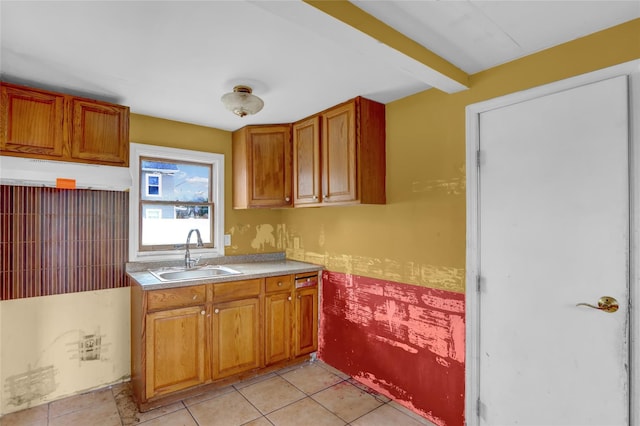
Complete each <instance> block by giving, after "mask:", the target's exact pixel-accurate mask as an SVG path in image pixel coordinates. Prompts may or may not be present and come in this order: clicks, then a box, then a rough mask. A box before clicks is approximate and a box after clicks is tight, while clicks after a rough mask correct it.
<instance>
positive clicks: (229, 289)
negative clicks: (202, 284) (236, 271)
mask: <svg viewBox="0 0 640 426" xmlns="http://www.w3.org/2000/svg"><path fill="white" fill-rule="evenodd" d="M261 285H262V279H260V278H257V279H255V280H246V281H230V282H226V283H218V284H214V286H213V300H214V301H215V302H219V301H221V300H233V299H242V298H243V297H252V296H258V295H259V294H260V287H261Z"/></svg>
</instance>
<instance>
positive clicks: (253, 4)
mask: <svg viewBox="0 0 640 426" xmlns="http://www.w3.org/2000/svg"><path fill="white" fill-rule="evenodd" d="M352 3H353V4H355V5H356V6H358V7H359V8H361V9H362V10H364V11H366V12H367V13H369V14H371V15H373V16H375V17H376V18H378V19H379V20H381V21H383V22H385V23H386V24H387V25H389V26H391V27H393V28H395V29H396V30H397V31H399V32H401V33H402V34H404V35H406V36H407V37H409V38H411V39H413V40H414V41H416V42H418V43H419V44H421V45H422V46H424V47H425V48H427V49H429V50H431V51H432V52H434V53H436V54H438V55H439V56H441V57H442V58H444V59H446V60H447V61H449V62H450V63H452V64H453V65H455V66H456V67H458V68H460V69H462V70H463V71H465V72H466V73H468V74H473V73H476V72H478V71H482V70H485V69H488V68H491V67H493V66H496V65H499V64H502V63H505V62H508V61H511V60H513V59H516V58H519V57H522V56H526V55H528V54H530V53H533V52H536V51H539V50H542V49H545V48H548V47H551V46H554V45H557V44H560V43H564V42H566V41H569V40H572V39H575V38H578V37H581V36H584V35H587V34H590V33H593V32H596V31H599V30H601V29H604V28H608V27H611V26H614V25H617V24H619V23H622V22H625V21H629V20H632V19H635V18H638V17H640V1H638V0H626V1H611V0H604V1H426V0H425V1H399V0H394V1H364V0H354V1H353V2H352ZM0 24H1V32H0V37H1V50H0V77H1V78H2V80H4V81H11V82H16V83H22V84H27V85H33V86H39V87H43V88H50V89H53V90H59V91H64V92H69V93H75V94H79V95H83V96H87V97H92V98H96V99H103V100H107V101H112V102H116V103H120V104H123V105H128V106H130V107H131V111H132V112H134V113H139V114H145V115H151V116H155V117H161V118H168V119H172V120H178V121H183V122H187V123H194V124H200V125H204V126H210V127H216V128H220V129H225V130H235V129H238V128H240V127H242V126H244V125H247V124H255V123H261V124H265V123H283V122H293V121H296V120H299V119H301V118H304V117H306V116H308V115H311V114H313V113H316V112H318V111H321V110H323V109H325V108H328V107H330V106H332V105H335V104H337V103H340V102H342V101H345V100H347V99H350V98H352V97H355V96H358V95H361V96H365V97H368V98H371V99H374V100H377V101H379V102H383V103H387V102H390V101H393V100H396V99H399V98H402V97H405V96H408V95H411V94H414V93H417V92H420V91H423V90H426V89H429V88H430V87H436V88H438V89H440V90H444V91H446V92H455V91H458V90H463V89H464V86H463V85H461V84H460V83H459V82H458V81H455V79H452V78H450V77H451V76H449V75H443V74H442V73H440V72H438V71H436V70H434V69H433V68H431V67H429V66H428V65H425V64H424V63H421V62H419V61H418V60H416V59H413V58H410V57H408V56H406V55H404V54H403V53H401V52H398V51H395V50H393V49H392V48H390V47H389V46H388V45H387V44H385V43H382V42H380V41H378V40H375V39H372V38H371V37H370V36H368V35H365V34H364V33H362V32H360V31H358V30H356V29H354V28H352V27H350V26H348V25H346V24H344V23H343V22H342V21H339V20H337V19H335V18H333V17H331V16H329V15H327V14H325V13H323V12H321V11H320V10H318V9H316V8H315V7H313V6H310V5H309V4H307V3H304V2H301V1H297V0H293V1H259V0H256V1H243V0H235V1H194V2H187V1H42V2H36V1H6V0H2V1H0ZM236 84H248V85H250V86H252V87H253V88H254V93H255V94H256V95H258V96H260V97H261V98H263V100H264V101H265V107H264V109H263V110H262V111H261V112H260V113H258V114H257V115H255V116H249V117H245V118H239V117H236V116H234V115H233V114H232V113H231V112H229V111H226V110H225V109H224V107H223V106H222V105H221V103H220V97H221V96H222V95H223V94H224V93H225V92H228V91H231V89H232V88H233V86H234V85H236Z"/></svg>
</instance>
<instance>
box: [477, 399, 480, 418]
mask: <svg viewBox="0 0 640 426" xmlns="http://www.w3.org/2000/svg"><path fill="white" fill-rule="evenodd" d="M476 416H478V417H480V398H478V400H477V401H476Z"/></svg>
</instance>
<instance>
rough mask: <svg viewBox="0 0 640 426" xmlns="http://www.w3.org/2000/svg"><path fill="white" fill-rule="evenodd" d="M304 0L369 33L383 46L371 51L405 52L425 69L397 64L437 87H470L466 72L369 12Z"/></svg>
mask: <svg viewBox="0 0 640 426" xmlns="http://www.w3.org/2000/svg"><path fill="white" fill-rule="evenodd" d="M303 1H304V2H305V3H306V4H308V5H310V6H313V7H314V8H316V9H318V10H320V11H322V12H324V13H326V14H327V15H329V16H331V17H333V18H335V19H337V20H339V21H341V22H343V23H344V24H346V25H349V26H350V27H352V28H355V29H356V30H358V31H360V32H362V33H364V34H366V35H368V36H369V37H371V38H373V39H375V40H377V41H378V43H380V44H382V45H383V46H378V48H375V47H373V46H370V47H372V49H371V51H372V53H373V52H376V53H377V54H380V53H381V49H380V48H383V47H385V46H386V48H387V49H388V48H390V49H392V50H395V51H396V52H398V53H400V54H402V55H405V56H407V57H409V58H411V59H413V60H414V61H416V62H418V63H419V64H420V65H422V66H423V67H426V69H422V70H421V69H420V67H419V66H416V65H417V64H407V63H406V62H405V63H404V64H402V65H400V66H401V67H402V68H403V69H404V70H405V71H407V72H410V73H411V74H414V75H416V76H417V77H419V78H420V77H421V80H423V81H425V82H426V83H427V84H429V85H430V86H433V87H436V88H438V89H440V90H443V91H445V92H447V93H454V92H458V91H461V90H465V89H467V88H468V87H469V75H468V74H467V73H465V72H464V71H462V70H461V69H460V68H458V67H456V66H455V65H453V64H452V63H450V62H448V61H447V60H445V59H444V58H442V57H441V56H438V55H437V54H435V53H433V52H432V51H430V50H429V49H427V48H425V47H424V46H422V45H421V44H418V43H417V42H415V41H414V40H412V39H410V38H409V37H407V36H405V35H404V34H402V33H400V32H399V31H397V30H395V29H393V28H392V27H390V26H389V25H387V24H385V23H384V22H382V21H380V20H379V19H377V18H375V17H374V16H372V15H370V14H368V13H367V12H365V11H363V10H362V9H360V8H358V7H357V6H355V5H354V4H353V3H350V2H349V1H346V0H333V1H326V0H303ZM383 54H384V55H387V56H397V55H396V54H393V53H392V52H386V53H383Z"/></svg>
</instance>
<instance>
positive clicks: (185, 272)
mask: <svg viewBox="0 0 640 426" xmlns="http://www.w3.org/2000/svg"><path fill="white" fill-rule="evenodd" d="M149 272H151V274H152V275H153V276H154V277H156V278H157V279H159V280H160V281H189V280H199V279H204V278H219V277H225V276H228V275H238V274H242V272H239V271H236V270H235V269H231V268H228V267H226V266H220V265H216V266H213V265H209V266H202V267H199V268H191V269H185V268H162V269H156V270H154V271H152V270H149Z"/></svg>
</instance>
